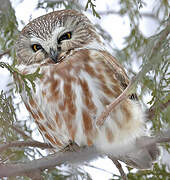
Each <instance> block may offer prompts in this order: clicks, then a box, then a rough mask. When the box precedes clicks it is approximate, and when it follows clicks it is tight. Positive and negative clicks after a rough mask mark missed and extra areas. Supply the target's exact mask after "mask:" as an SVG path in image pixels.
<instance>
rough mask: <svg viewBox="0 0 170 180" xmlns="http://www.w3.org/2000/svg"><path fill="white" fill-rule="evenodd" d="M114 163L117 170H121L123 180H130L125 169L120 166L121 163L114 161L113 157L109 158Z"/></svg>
mask: <svg viewBox="0 0 170 180" xmlns="http://www.w3.org/2000/svg"><path fill="white" fill-rule="evenodd" d="M109 158H110V159H111V160H112V162H113V163H114V164H115V166H116V167H117V169H118V170H119V172H120V175H121V177H122V179H123V180H128V178H127V176H126V174H125V172H124V170H123V168H122V165H121V164H120V162H119V161H118V160H117V159H113V158H112V157H109Z"/></svg>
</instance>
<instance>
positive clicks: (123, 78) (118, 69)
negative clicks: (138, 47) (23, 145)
mask: <svg viewBox="0 0 170 180" xmlns="http://www.w3.org/2000/svg"><path fill="white" fill-rule="evenodd" d="M101 55H102V56H103V57H104V60H105V61H106V63H108V65H109V66H110V67H111V69H112V70H113V72H114V74H115V77H116V79H117V81H118V82H119V84H120V87H121V88H122V90H125V89H126V87H127V86H128V84H129V78H128V76H127V74H126V72H125V70H124V68H123V66H122V65H121V64H119V63H118V62H117V61H116V59H115V58H114V57H113V56H111V55H110V54H109V53H107V52H106V51H101ZM129 98H130V99H132V100H138V97H137V94H135V93H133V94H130V96H129Z"/></svg>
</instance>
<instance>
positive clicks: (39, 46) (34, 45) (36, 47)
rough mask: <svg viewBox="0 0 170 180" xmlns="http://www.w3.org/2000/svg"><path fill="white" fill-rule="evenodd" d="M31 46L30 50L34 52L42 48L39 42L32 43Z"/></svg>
mask: <svg viewBox="0 0 170 180" xmlns="http://www.w3.org/2000/svg"><path fill="white" fill-rule="evenodd" d="M31 48H32V50H33V51H34V52H37V51H38V50H40V49H43V48H42V46H41V45H40V44H33V45H32V46H31Z"/></svg>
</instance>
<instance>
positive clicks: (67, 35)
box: [58, 32, 71, 43]
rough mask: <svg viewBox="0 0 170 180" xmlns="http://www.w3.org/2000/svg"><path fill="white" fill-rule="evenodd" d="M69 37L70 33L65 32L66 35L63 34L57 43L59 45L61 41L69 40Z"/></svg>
mask: <svg viewBox="0 0 170 180" xmlns="http://www.w3.org/2000/svg"><path fill="white" fill-rule="evenodd" d="M70 37H71V33H70V32H67V33H65V34H63V35H62V36H61V37H60V38H59V40H58V43H60V42H61V41H63V40H66V39H70Z"/></svg>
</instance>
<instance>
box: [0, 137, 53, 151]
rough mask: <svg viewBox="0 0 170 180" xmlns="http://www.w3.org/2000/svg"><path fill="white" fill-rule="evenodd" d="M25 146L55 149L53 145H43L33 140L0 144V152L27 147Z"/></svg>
mask: <svg viewBox="0 0 170 180" xmlns="http://www.w3.org/2000/svg"><path fill="white" fill-rule="evenodd" d="M25 146H31V147H37V148H42V149H45V148H53V147H52V146H51V145H49V144H47V143H42V142H39V141H33V140H28V141H14V142H11V143H4V144H0V152H2V151H5V150H6V149H8V148H11V147H25Z"/></svg>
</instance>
